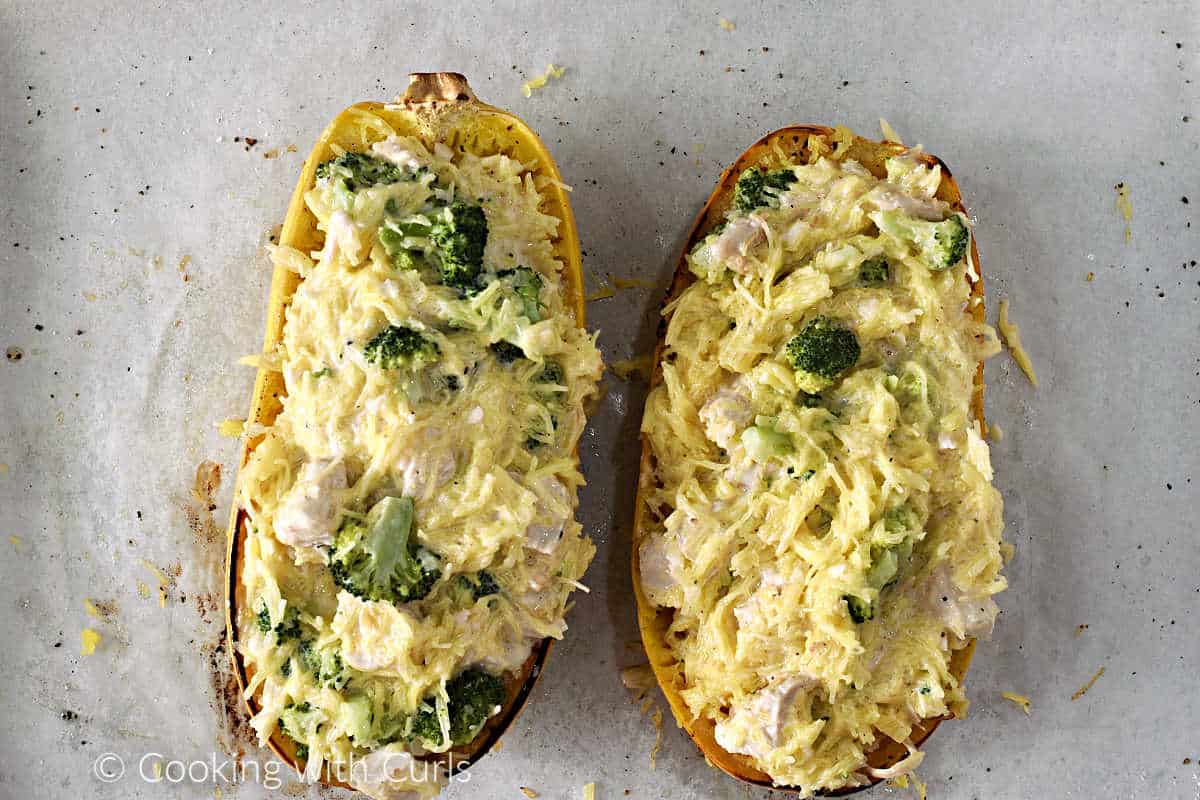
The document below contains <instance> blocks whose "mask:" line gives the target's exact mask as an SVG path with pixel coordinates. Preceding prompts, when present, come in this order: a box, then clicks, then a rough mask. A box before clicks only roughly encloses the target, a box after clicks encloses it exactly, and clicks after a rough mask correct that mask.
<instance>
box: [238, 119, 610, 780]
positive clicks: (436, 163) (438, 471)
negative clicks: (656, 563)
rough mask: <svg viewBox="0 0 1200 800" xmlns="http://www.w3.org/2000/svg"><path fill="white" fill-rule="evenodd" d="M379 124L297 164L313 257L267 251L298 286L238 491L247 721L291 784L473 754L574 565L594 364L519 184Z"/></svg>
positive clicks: (528, 172)
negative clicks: (269, 745)
mask: <svg viewBox="0 0 1200 800" xmlns="http://www.w3.org/2000/svg"><path fill="white" fill-rule="evenodd" d="M381 125H383V123H382V121H381V120H379V119H378V118H373V119H372V120H371V122H370V126H371V128H370V131H369V135H364V137H363V139H364V149H363V151H362V152H345V153H339V154H337V155H336V157H335V158H332V159H331V160H329V161H328V162H326V163H324V164H322V165H321V166H320V167H319V168H318V169H317V177H316V180H315V185H313V186H312V187H311V188H310V189H309V191H308V192H307V194H306V195H305V202H306V204H307V207H308V209H309V210H310V211H311V213H312V214H313V215H314V216H315V217H316V219H317V220H318V223H319V228H320V229H321V230H322V231H323V232H324V235H325V238H324V246H323V248H322V249H321V250H320V251H318V252H312V253H305V252H300V251H298V250H295V249H293V248H289V247H282V246H281V247H275V248H272V251H273V252H272V256H273V259H274V261H275V262H276V263H277V264H280V265H283V266H286V267H287V268H288V269H291V270H292V271H294V272H297V273H298V274H299V275H300V276H301V278H302V279H303V281H302V283H301V284H300V286H299V288H298V289H297V290H296V292H295V295H294V297H293V298H292V301H291V304H290V306H289V308H288V312H287V321H286V326H285V329H284V337H283V342H282V345H281V346H280V348H279V350H278V352H276V353H272V354H268V358H269V359H270V360H271V361H272V363H277V364H279V365H280V369H281V371H282V373H283V377H284V380H285V383H286V387H287V393H286V396H285V397H283V398H281V399H282V403H283V410H282V412H281V413H280V414H279V415H278V417H277V418H276V420H275V422H274V425H273V426H272V427H271V428H269V429H267V430H266V431H265V437H264V438H263V440H262V441H261V443H259V444H258V445H257V446H256V447H255V448H254V450H253V452H252V454H251V456H250V459H249V463H248V464H247V465H246V467H245V468H244V470H243V472H242V478H241V481H240V483H239V486H238V503H239V505H240V507H241V508H243V509H244V510H245V511H246V513H247V514H248V530H249V533H248V535H247V538H246V543H245V554H244V559H243V569H242V582H243V585H244V588H245V592H246V597H247V607H244V609H243V614H244V615H245V618H244V619H243V620H241V624H240V626H239V627H240V631H241V632H242V633H241V641H240V643H239V646H240V647H241V649H242V651H243V654H244V657H245V660H246V663H247V665H248V666H249V668H250V671H251V673H252V678H251V680H250V681H249V684H248V686H247V694H248V696H257V698H258V706H259V711H258V712H257V714H256V715H255V716H254V718H253V720H252V725H253V726H254V728H255V729H256V730H257V732H258V734H259V737H260V739H261V740H262V741H263V742H266V741H267V740H268V739H269V738H270V737H271V736H272V735H273V734H275V733H276V732H281V733H282V734H283V735H285V736H287V737H289V738H290V739H291V740H293V742H294V743H295V746H296V750H297V753H298V754H299V755H300V756H301V758H303V759H306V760H307V767H306V774H307V776H308V777H309V778H310V779H313V778H315V777H316V776H318V775H320V773H321V769H322V765H323V764H325V763H329V762H332V763H334V764H340V765H346V764H352V763H353V761H354V760H359V761H361V760H362V759H364V758H370V757H372V756H374V757H375V758H376V759H379V758H382V757H385V756H386V757H396V758H399V759H401V760H404V759H409V758H411V756H421V755H424V754H428V753H441V752H445V751H447V750H449V749H450V748H451V747H452V746H460V745H464V744H467V743H469V742H470V741H472V739H474V738H475V736H476V735H477V734H478V733H479V731H480V730H481V728H482V727H483V726H484V725H485V724H486V722H487V720H488V719H489V718H490V717H492V716H493V715H495V714H496V713H498V712H499V711H500V710H501V708H502V707H503V706H504V704H505V703H506V702H507V701H508V700H509V699H511V698H510V697H509V692H510V689H509V685H510V683H509V681H510V679H511V678H512V676H513V675H514V674H516V673H519V671H520V670H522V669H523V667H524V664H525V662H526V661H527V659H528V658H529V657H530V655H531V653H532V650H533V648H534V646H535V644H536V643H538V642H539V641H541V640H542V639H544V638H545V637H561V636H562V634H563V632H564V630H565V628H566V625H565V622H564V620H563V617H564V614H565V611H566V608H567V603H568V597H569V595H570V592H571V590H572V589H573V588H574V587H576V586H578V581H579V580H580V579H581V578H582V576H583V573H584V570H585V569H586V567H587V565H588V562H589V561H590V560H591V558H592V555H593V552H594V547H593V545H592V543H591V542H590V541H589V540H588V539H587V538H585V537H584V536H583V535H582V532H581V528H580V525H579V524H578V523H577V522H576V521H575V519H574V509H575V503H576V500H575V496H576V490H577V488H578V487H579V486H580V485H581V484H582V482H583V479H582V476H581V475H580V473H579V471H578V467H577V461H576V458H575V456H574V451H575V447H576V443H577V441H578V439H579V436H580V434H581V433H582V430H583V426H584V411H583V404H584V401H585V400H586V399H587V397H588V396H589V395H591V394H593V393H594V392H595V389H596V382H597V381H598V379H599V375H600V371H601V368H602V367H601V362H600V355H599V352H598V351H597V349H596V346H595V342H594V339H593V337H592V336H590V335H589V334H587V333H586V332H585V331H583V330H582V329H581V328H580V327H578V326H577V324H576V321H575V318H574V315H573V312H572V311H571V310H570V295H569V293H568V292H569V287H568V286H567V285H565V282H564V279H563V278H562V276H561V274H560V273H561V270H562V264H561V263H560V262H559V261H558V260H557V259H556V258H555V253H554V245H553V240H554V238H555V236H556V231H557V229H558V226H559V220H558V219H557V218H556V217H554V216H551V215H549V214H547V213H544V211H543V207H544V197H543V196H542V189H543V188H544V185H545V184H544V183H543V182H542V181H543V179H540V178H538V177H537V176H536V174H535V172H534V165H532V164H523V163H521V162H519V161H517V160H515V159H513V158H511V157H509V156H507V155H504V154H494V155H486V156H479V155H475V154H473V153H472V152H471V150H470V148H465V147H464V148H456V149H454V150H452V149H451V148H449V147H447V146H446V145H445V144H442V143H437V144H432V145H431V144H429V143H427V142H426V141H425V140H422V139H418V138H412V137H405V136H399V135H396V134H395V133H394V132H393V131H382V130H380V127H379V126H381ZM409 754H411V755H409ZM397 763H399V762H397ZM405 763H409V762H407V761H405ZM393 766H394V765H393ZM342 777H343V778H344V777H345V776H344V775H342ZM349 777H350V780H351V783H354V775H353V774H351V775H350V776H349ZM436 783H437V782H436V781H434V782H432V783H431V784H429V785H428V786H424V787H423V788H422V791H425V790H426V789H429V790H430V791H436ZM355 785H356V786H358V787H359V788H360V789H363V790H364V791H368V792H372V791H374V792H376V793H378V792H383V791H384V790H383V789H380V788H379V787H378V786H375V785H374V784H366V783H363V784H361V785H360V784H358V783H356V784H355ZM430 787H432V788H430ZM385 788H386V787H385ZM393 788H394V787H393ZM389 791H390V790H389ZM384 793H385V794H386V792H384ZM380 796H383V795H380ZM388 796H390V795H388Z"/></svg>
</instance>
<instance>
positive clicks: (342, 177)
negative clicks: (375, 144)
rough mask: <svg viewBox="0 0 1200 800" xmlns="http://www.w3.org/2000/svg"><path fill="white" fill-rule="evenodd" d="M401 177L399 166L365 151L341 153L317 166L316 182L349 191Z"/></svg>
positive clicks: (394, 181)
mask: <svg viewBox="0 0 1200 800" xmlns="http://www.w3.org/2000/svg"><path fill="white" fill-rule="evenodd" d="M403 179H404V171H403V170H402V169H401V168H400V167H398V166H397V165H395V164H393V163H392V162H390V161H384V160H383V159H382V158H375V157H374V156H369V155H367V154H366V153H350V152H346V153H342V154H341V155H340V156H338V157H337V158H331V159H330V160H328V161H326V162H324V163H322V164H321V165H320V166H318V167H317V181H318V182H328V183H330V184H332V185H333V186H335V188H338V189H344V190H345V191H349V192H353V191H357V190H358V189H361V188H364V187H367V186H376V185H379V184H390V183H396V182H397V181H400V180H403Z"/></svg>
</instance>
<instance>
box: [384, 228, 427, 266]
mask: <svg viewBox="0 0 1200 800" xmlns="http://www.w3.org/2000/svg"><path fill="white" fill-rule="evenodd" d="M405 238H406V237H405V234H404V233H403V232H401V231H398V230H396V229H395V228H392V227H389V226H387V225H385V226H383V227H382V228H380V229H379V243H380V244H381V245H383V251H384V252H385V253H387V254H388V258H390V259H391V260H392V266H393V267H395V268H396V269H416V268H417V267H418V266H419V264H418V262H417V258H418V257H420V255H421V253H420V251H419V250H410V249H409V248H407V247H405V246H404V240H405Z"/></svg>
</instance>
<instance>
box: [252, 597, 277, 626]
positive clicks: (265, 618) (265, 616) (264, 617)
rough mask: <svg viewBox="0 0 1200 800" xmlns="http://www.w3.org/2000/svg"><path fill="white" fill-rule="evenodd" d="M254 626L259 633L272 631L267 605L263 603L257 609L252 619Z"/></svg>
mask: <svg viewBox="0 0 1200 800" xmlns="http://www.w3.org/2000/svg"><path fill="white" fill-rule="evenodd" d="M254 624H255V625H257V626H258V630H259V631H260V632H261V633H270V632H271V631H272V630H274V626H273V625H271V612H270V611H268V610H267V604H266V603H263V604H262V605H261V606H259V607H258V614H257V615H256V616H255V618H254Z"/></svg>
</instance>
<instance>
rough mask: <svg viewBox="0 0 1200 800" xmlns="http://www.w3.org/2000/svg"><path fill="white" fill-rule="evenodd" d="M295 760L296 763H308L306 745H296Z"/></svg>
mask: <svg viewBox="0 0 1200 800" xmlns="http://www.w3.org/2000/svg"><path fill="white" fill-rule="evenodd" d="M296 759H297V760H298V761H308V745H306V744H298V745H296Z"/></svg>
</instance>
